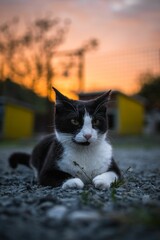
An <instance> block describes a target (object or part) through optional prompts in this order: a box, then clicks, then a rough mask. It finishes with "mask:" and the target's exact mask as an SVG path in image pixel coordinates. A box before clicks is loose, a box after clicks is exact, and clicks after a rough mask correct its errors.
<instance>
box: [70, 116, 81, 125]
mask: <svg viewBox="0 0 160 240" xmlns="http://www.w3.org/2000/svg"><path fill="white" fill-rule="evenodd" d="M71 123H72V124H73V125H75V126H78V125H79V122H78V120H77V119H74V118H73V119H71Z"/></svg>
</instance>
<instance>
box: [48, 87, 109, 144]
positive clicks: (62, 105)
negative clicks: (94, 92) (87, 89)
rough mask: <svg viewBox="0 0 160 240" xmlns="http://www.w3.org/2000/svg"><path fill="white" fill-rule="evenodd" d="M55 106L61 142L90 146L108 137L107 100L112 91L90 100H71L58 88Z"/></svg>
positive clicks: (56, 124)
mask: <svg viewBox="0 0 160 240" xmlns="http://www.w3.org/2000/svg"><path fill="white" fill-rule="evenodd" d="M53 89H54V91H55V93H56V106H55V130H56V135H57V138H58V139H59V140H60V142H66V143H67V142H68V143H71V142H72V143H75V144H77V145H83V146H88V145H90V144H92V143H95V142H100V141H101V140H102V139H104V138H105V137H106V132H107V130H108V124H107V102H108V101H109V98H110V92H111V91H109V92H106V93H104V94H103V95H101V96H100V97H98V98H96V99H93V100H89V101H80V100H71V99H69V98H68V97H66V96H64V95H63V94H62V93H60V92H59V91H58V90H57V89H55V88H53Z"/></svg>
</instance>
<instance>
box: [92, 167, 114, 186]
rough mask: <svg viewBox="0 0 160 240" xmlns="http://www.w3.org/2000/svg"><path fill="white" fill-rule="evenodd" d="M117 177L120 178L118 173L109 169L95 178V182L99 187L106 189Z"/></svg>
mask: <svg viewBox="0 0 160 240" xmlns="http://www.w3.org/2000/svg"><path fill="white" fill-rule="evenodd" d="M117 179H118V176H117V174H116V173H115V172H111V171H109V172H105V173H102V174H100V175H98V176H96V177H95V178H93V184H94V186H95V188H97V189H101V190H106V189H108V188H109V187H110V186H111V184H112V183H113V182H114V181H116V180H117Z"/></svg>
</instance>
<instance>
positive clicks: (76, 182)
mask: <svg viewBox="0 0 160 240" xmlns="http://www.w3.org/2000/svg"><path fill="white" fill-rule="evenodd" d="M83 187H84V183H83V182H82V180H81V179H80V178H71V179H68V180H67V181H66V182H64V183H63V185H62V188H63V189H68V188H76V189H82V188H83Z"/></svg>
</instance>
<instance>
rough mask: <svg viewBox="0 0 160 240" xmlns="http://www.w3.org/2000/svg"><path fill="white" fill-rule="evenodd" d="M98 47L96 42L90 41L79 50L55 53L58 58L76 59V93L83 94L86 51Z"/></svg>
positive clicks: (94, 40)
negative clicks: (77, 84)
mask: <svg viewBox="0 0 160 240" xmlns="http://www.w3.org/2000/svg"><path fill="white" fill-rule="evenodd" d="M97 46H98V41H97V40H96V39H91V40H90V41H88V42H87V43H86V44H85V45H83V46H82V47H81V48H78V49H75V50H70V51H61V52H56V53H55V55H56V56H57V57H58V56H68V57H72V56H73V57H77V58H78V66H77V67H78V72H77V78H78V83H79V87H78V91H79V92H84V85H85V54H86V53H87V52H88V51H91V50H93V49H95V48H96V47H97Z"/></svg>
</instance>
